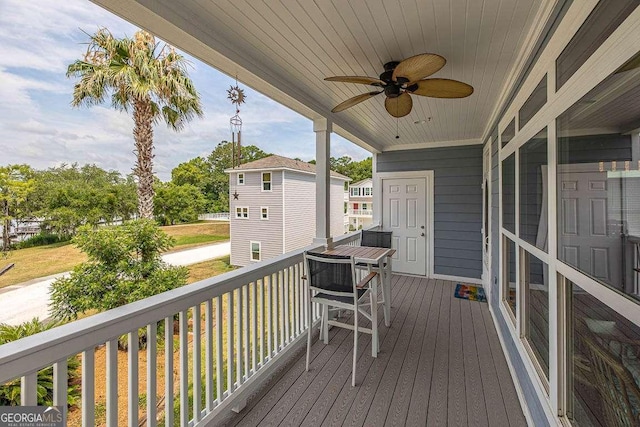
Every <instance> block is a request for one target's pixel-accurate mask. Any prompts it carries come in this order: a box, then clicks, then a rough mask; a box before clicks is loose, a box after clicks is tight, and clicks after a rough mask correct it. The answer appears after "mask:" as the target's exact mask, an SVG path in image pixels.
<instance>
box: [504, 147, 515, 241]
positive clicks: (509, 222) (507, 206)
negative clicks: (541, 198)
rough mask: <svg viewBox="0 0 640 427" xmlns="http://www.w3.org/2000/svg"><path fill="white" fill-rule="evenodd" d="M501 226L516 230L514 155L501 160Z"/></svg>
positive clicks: (511, 230)
mask: <svg viewBox="0 0 640 427" xmlns="http://www.w3.org/2000/svg"><path fill="white" fill-rule="evenodd" d="M502 226H503V227H504V228H506V229H507V230H509V231H510V232H512V233H515V232H516V155H515V153H514V154H512V155H510V156H509V157H507V158H506V159H504V161H503V162H502Z"/></svg>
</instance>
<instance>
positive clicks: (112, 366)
mask: <svg viewBox="0 0 640 427" xmlns="http://www.w3.org/2000/svg"><path fill="white" fill-rule="evenodd" d="M106 352H107V367H106V368H107V369H106V371H107V372H106V373H107V413H106V415H107V426H109V427H111V426H117V425H118V340H117V339H113V340H109V341H107V347H106Z"/></svg>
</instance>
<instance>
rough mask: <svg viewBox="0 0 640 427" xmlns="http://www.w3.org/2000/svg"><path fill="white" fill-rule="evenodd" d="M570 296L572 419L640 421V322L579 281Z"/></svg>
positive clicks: (634, 423)
mask: <svg viewBox="0 0 640 427" xmlns="http://www.w3.org/2000/svg"><path fill="white" fill-rule="evenodd" d="M571 300H572V302H571V318H570V320H571V324H572V331H571V332H572V334H571V337H570V339H571V343H572V345H571V346H570V349H571V350H572V354H571V358H570V366H571V371H572V373H571V375H570V377H569V380H570V381H569V383H570V384H571V387H570V392H571V394H570V400H569V402H568V403H569V413H568V415H569V417H570V419H572V421H573V422H574V423H575V424H577V425H580V426H637V425H640V327H638V326H637V325H635V324H633V323H631V322H629V321H628V320H626V319H625V318H623V317H622V316H620V315H619V314H617V313H616V312H615V311H613V310H612V309H610V308H609V307H607V306H606V305H604V304H603V303H602V302H600V301H599V300H597V299H596V298H594V297H593V296H591V295H590V294H588V293H586V292H585V291H584V290H583V289H581V288H580V287H579V286H577V285H575V284H571Z"/></svg>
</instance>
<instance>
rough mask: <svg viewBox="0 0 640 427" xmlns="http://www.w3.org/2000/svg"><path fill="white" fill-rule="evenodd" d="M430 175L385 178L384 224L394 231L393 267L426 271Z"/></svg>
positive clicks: (423, 272) (403, 269)
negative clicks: (427, 180) (425, 176)
mask: <svg viewBox="0 0 640 427" xmlns="http://www.w3.org/2000/svg"><path fill="white" fill-rule="evenodd" d="M426 201H427V199H426V179H425V178H399V179H383V180H382V203H383V205H382V206H383V208H382V228H383V229H385V230H389V231H391V232H393V239H392V242H393V248H394V249H396V253H395V255H394V257H393V271H394V272H397V273H406V274H417V275H421V276H424V275H425V274H426V264H427V238H426V233H427V230H428V229H427V215H426Z"/></svg>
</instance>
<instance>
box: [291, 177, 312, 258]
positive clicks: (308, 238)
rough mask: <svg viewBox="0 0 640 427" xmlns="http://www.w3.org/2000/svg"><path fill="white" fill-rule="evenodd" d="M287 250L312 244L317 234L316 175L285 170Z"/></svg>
mask: <svg viewBox="0 0 640 427" xmlns="http://www.w3.org/2000/svg"><path fill="white" fill-rule="evenodd" d="M284 173H285V178H284V179H285V181H284V188H285V190H284V200H285V222H286V223H285V226H284V230H285V236H284V237H285V252H289V251H293V250H295V249H298V248H302V247H304V246H307V245H310V244H311V243H312V241H313V237H314V236H315V235H316V176H315V175H309V174H304V173H295V172H293V171H285V172H284Z"/></svg>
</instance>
